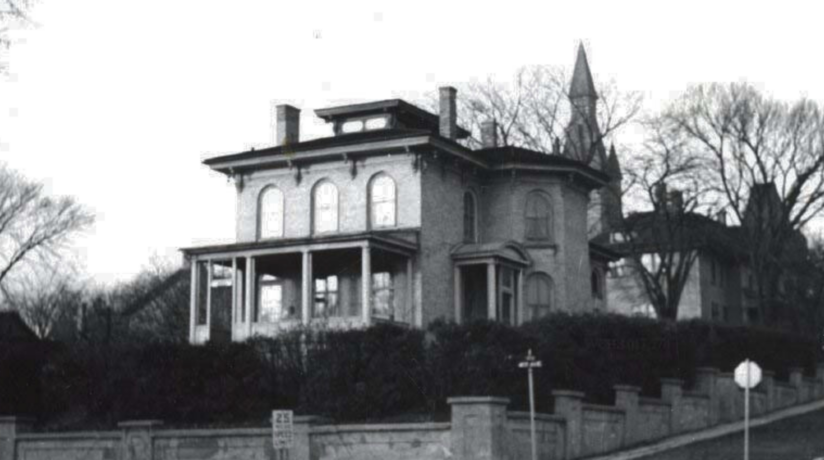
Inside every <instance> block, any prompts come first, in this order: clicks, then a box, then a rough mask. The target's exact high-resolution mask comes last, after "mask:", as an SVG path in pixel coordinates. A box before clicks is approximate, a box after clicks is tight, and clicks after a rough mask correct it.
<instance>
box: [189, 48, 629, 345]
mask: <svg viewBox="0 0 824 460" xmlns="http://www.w3.org/2000/svg"><path fill="white" fill-rule="evenodd" d="M582 60H583V62H582ZM576 88H577V89H576ZM570 97H571V98H573V99H575V100H577V101H578V102H581V103H585V104H589V103H590V102H593V108H594V98H596V97H597V95H596V94H595V91H594V87H593V85H592V77H591V75H590V74H589V67H588V65H587V63H586V55H585V54H584V53H583V48H582V49H581V50H580V52H579V55H578V63H576V71H575V75H574V76H573V81H572V91H570ZM457 103H458V101H457V92H456V90H455V89H454V88H451V87H443V88H440V106H439V113H438V114H434V113H431V112H429V111H426V110H423V109H421V108H419V107H417V106H415V105H413V104H410V103H408V102H405V101H403V100H400V99H392V100H382V101H376V102H369V103H363V104H354V105H347V106H340V107H331V108H324V109H319V110H316V111H315V114H316V115H317V116H318V117H320V118H321V119H323V120H324V121H326V122H328V123H330V124H331V125H332V127H333V132H334V135H333V136H330V137H325V138H320V139H314V140H309V141H303V142H301V141H300V126H299V119H300V117H299V114H300V112H299V109H297V108H295V107H291V106H288V105H283V106H279V107H278V108H277V133H278V136H277V145H276V146H274V147H271V148H266V149H261V150H251V151H246V152H241V153H236V154H231V155H223V156H219V157H215V158H210V159H208V160H206V161H205V162H204V163H205V164H206V165H207V166H209V167H210V168H212V169H213V170H215V171H219V172H221V173H223V174H225V175H226V176H227V177H229V178H231V179H232V180H233V181H234V184H235V186H236V190H237V216H236V242H235V243H233V244H226V245H212V246H204V247H192V248H186V249H184V250H183V252H184V254H185V257H186V258H187V260H188V261H189V262H190V266H191V275H190V276H191V279H192V283H191V285H192V292H191V311H190V341H191V342H193V343H203V342H205V341H208V340H235V341H238V340H244V339H246V338H248V337H251V336H254V335H265V336H271V335H275V334H277V333H278V332H279V331H282V330H285V329H289V328H292V327H295V326H298V325H313V324H323V325H325V326H329V327H363V326H368V325H370V324H373V323H375V322H381V321H387V322H397V323H403V324H407V325H410V326H416V327H424V326H425V325H427V324H428V323H430V322H432V321H434V320H435V319H438V318H444V319H447V320H454V321H457V322H465V321H471V320H475V319H491V320H497V321H502V322H505V323H509V324H519V323H522V322H524V321H527V320H530V319H533V318H536V317H540V316H542V315H544V314H546V313H547V312H549V311H553V310H569V311H590V310H596V309H597V310H605V309H606V301H607V300H606V295H605V291H606V286H605V273H606V269H607V264H608V262H609V261H610V260H612V259H613V258H614V257H615V254H614V253H613V252H612V251H610V250H609V249H607V248H604V247H602V246H599V245H597V244H595V243H590V242H589V239H588V237H587V234H588V227H589V219H590V217H589V213H590V211H589V209H590V206H589V202H590V195H591V194H593V193H594V192H596V191H597V190H599V189H600V188H602V187H604V186H605V185H606V184H608V183H609V182H610V176H609V175H608V174H607V173H606V172H605V171H604V167H603V166H604V165H605V164H606V162H601V164H600V165H595V164H593V162H591V161H589V160H586V161H582V160H581V159H579V158H575V157H574V155H570V154H564V153H561V152H555V153H554V154H550V153H545V152H538V151H534V150H528V149H522V148H515V147H507V146H500V145H499V144H498V142H497V139H496V138H497V132H498V130H497V127H496V124H495V121H494V120H489V121H488V122H487V123H485V124H484V126H483V127H482V130H481V131H482V132H481V137H482V147H481V148H474V149H473V148H469V147H467V146H466V145H465V143H464V142H462V141H463V140H464V139H465V138H466V137H468V136H469V134H470V133H469V132H468V131H467V130H466V129H464V128H463V127H461V126H459V125H458V124H457ZM590 115H591V116H594V112H590ZM575 123H580V120H579V119H576V116H573V118H572V119H571V120H570V126H574V125H575ZM579 140H581V141H586V140H582V139H579ZM567 144H569V142H567ZM601 149H602V150H603V148H602V147H601ZM566 151H568V149H567V148H565V152H566Z"/></svg>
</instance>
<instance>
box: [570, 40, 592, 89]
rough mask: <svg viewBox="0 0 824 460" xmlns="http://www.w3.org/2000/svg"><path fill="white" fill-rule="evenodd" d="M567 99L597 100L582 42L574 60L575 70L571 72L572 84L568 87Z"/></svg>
mask: <svg viewBox="0 0 824 460" xmlns="http://www.w3.org/2000/svg"><path fill="white" fill-rule="evenodd" d="M569 97H570V99H578V98H581V97H585V98H591V99H593V100H597V99H598V93H597V92H596V91H595V83H593V81H592V73H591V72H590V71H589V62H588V61H587V52H586V50H585V49H584V43H583V42H581V43H579V44H578V57H577V58H576V59H575V70H574V71H573V72H572V82H571V83H570V85H569Z"/></svg>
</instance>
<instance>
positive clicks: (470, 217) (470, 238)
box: [463, 191, 478, 243]
mask: <svg viewBox="0 0 824 460" xmlns="http://www.w3.org/2000/svg"><path fill="white" fill-rule="evenodd" d="M463 212H464V214H463V234H464V242H465V243H476V242H477V241H478V222H477V216H478V208H477V205H476V201H475V195H474V194H472V192H469V191H467V192H464V196H463Z"/></svg>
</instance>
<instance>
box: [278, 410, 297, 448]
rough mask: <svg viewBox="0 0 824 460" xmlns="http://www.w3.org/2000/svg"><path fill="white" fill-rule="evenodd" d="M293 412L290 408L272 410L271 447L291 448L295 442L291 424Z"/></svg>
mask: <svg viewBox="0 0 824 460" xmlns="http://www.w3.org/2000/svg"><path fill="white" fill-rule="evenodd" d="M293 418H294V414H293V413H292V411H290V410H273V411H272V447H274V448H275V449H291V448H292V445H293V444H294V442H295V430H294V427H293V426H292V419H293Z"/></svg>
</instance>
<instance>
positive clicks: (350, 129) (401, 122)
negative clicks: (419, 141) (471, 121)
mask: <svg viewBox="0 0 824 460" xmlns="http://www.w3.org/2000/svg"><path fill="white" fill-rule="evenodd" d="M453 101H454V100H453ZM315 115H317V116H318V117H319V118H321V119H323V120H324V121H326V122H327V123H332V130H333V132H334V134H335V136H340V135H342V134H349V133H355V132H363V131H377V130H381V129H415V130H425V131H430V132H432V133H435V134H438V133H439V132H440V126H441V119H440V117H438V115H435V114H433V113H431V112H429V111H426V110H424V109H421V108H420V107H417V106H415V105H412V104H410V103H408V102H406V101H404V100H402V99H388V100H384V101H377V102H367V103H363V104H351V105H343V106H338V107H328V108H325V109H317V110H315ZM456 128H457V138H458V139H465V138H467V137H469V131H467V130H466V129H464V128H462V127H460V126H457V127H456Z"/></svg>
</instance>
